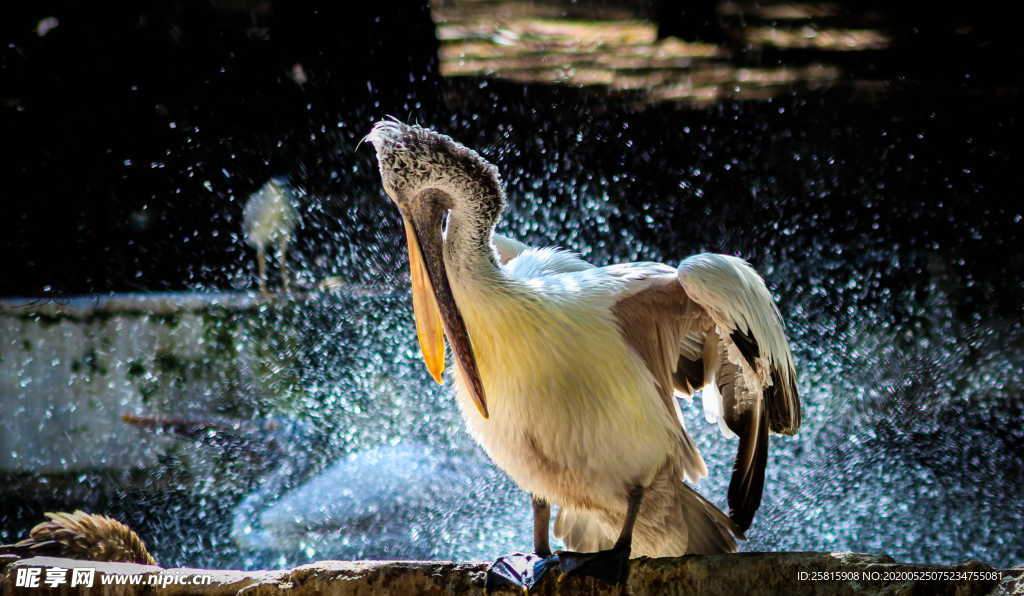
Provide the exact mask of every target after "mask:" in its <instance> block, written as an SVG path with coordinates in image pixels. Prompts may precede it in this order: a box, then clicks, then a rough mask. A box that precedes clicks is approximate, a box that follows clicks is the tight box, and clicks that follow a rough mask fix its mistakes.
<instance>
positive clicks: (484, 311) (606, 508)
mask: <svg viewBox="0 0 1024 596" xmlns="http://www.w3.org/2000/svg"><path fill="white" fill-rule="evenodd" d="M365 140H366V141H368V142H369V143H370V144H371V145H372V146H373V147H374V149H375V151H376V154H377V159H378V163H379V166H380V174H381V180H382V186H383V188H384V191H385V193H386V194H387V195H388V197H389V198H390V199H391V200H392V202H393V203H394V204H395V205H396V206H397V207H398V211H399V214H400V215H401V218H402V222H403V225H404V229H405V236H406V241H407V244H408V250H409V267H410V277H411V282H412V303H413V312H414V316H415V322H416V332H417V336H418V340H419V344H420V348H421V350H422V353H423V360H424V363H425V364H426V367H427V369H428V370H429V372H430V373H431V375H432V376H433V377H434V379H435V380H436V381H437V382H439V383H441V382H443V376H442V374H443V371H444V369H445V352H444V346H445V338H447V342H448V345H449V346H450V348H451V352H452V360H453V361H454V365H455V366H454V372H453V374H452V375H451V378H452V381H453V385H454V389H455V395H456V401H457V403H458V405H459V408H460V410H461V413H462V416H463V418H464V420H465V423H466V425H467V427H468V429H469V431H470V433H471V434H472V436H473V437H474V438H475V439H476V440H477V441H478V442H479V444H480V445H481V446H482V447H483V448H484V450H485V451H486V452H487V454H488V455H489V456H490V457H491V459H492V460H493V461H494V462H495V463H497V465H498V466H500V467H501V468H502V469H504V470H505V471H506V472H507V473H508V474H509V475H510V476H511V477H512V478H513V480H515V481H516V483H517V484H518V485H519V486H520V487H522V488H523V489H524V490H525V491H527V492H528V493H529V494H530V495H531V500H532V506H533V513H534V545H533V548H534V553H535V554H534V555H527V556H525V557H519V558H516V557H515V556H514V555H513V556H509V557H502V558H500V559H499V560H498V561H496V562H495V564H494V565H492V567H491V574H492V577H493V576H498V577H502V576H503V577H506V578H509V577H511V578H512V579H513V580H514V581H516V582H519V585H522V586H525V587H527V588H529V587H530V586H531V585H532V584H533V583H534V582H535V581H537V576H535V575H531V573H533V572H532V571H531V569H538V570H541V571H542V570H544V569H547V568H550V567H551V566H552V565H554V564H557V565H558V567H560V569H561V570H562V572H563V573H571V574H581V575H589V576H595V577H600V578H603V579H606V580H610V581H614V582H622V581H624V580H625V578H626V575H627V574H628V566H627V565H626V562H627V561H628V559H629V558H630V557H640V556H649V557H665V556H680V555H684V554H688V553H725V552H732V551H735V550H736V539H737V538H744V532H745V531H746V530H747V528H749V527H750V524H751V522H752V520H753V517H754V513H755V511H756V510H757V508H758V506H759V505H760V501H761V492H762V488H763V485H764V467H765V462H766V459H767V452H768V451H767V450H768V434H769V432H775V433H782V434H794V433H795V432H796V431H797V430H798V428H799V426H800V405H799V401H798V398H797V392H796V383H795V382H796V373H795V370H794V366H793V360H792V356H791V354H790V349H789V344H788V342H787V340H786V336H785V332H784V330H783V325H782V319H781V316H780V315H779V312H778V309H777V308H776V306H775V303H774V302H773V300H772V298H771V295H770V293H769V292H768V289H767V288H766V286H765V283H764V281H763V280H762V278H761V277H760V276H759V275H758V274H757V273H756V272H755V271H754V269H753V268H752V267H751V266H750V265H749V264H747V263H746V262H745V261H743V260H741V259H739V258H736V257H731V256H726V255H718V254H699V255H695V256H692V257H689V258H687V259H686V260H684V261H683V262H682V263H681V264H680V265H679V266H678V267H670V266H667V265H663V264H660V263H649V262H643V263H626V264H619V265H611V266H606V267H595V266H594V265H591V264H590V263H587V262H585V261H583V260H582V259H580V258H579V257H578V256H577V255H576V254H574V253H571V252H567V251H564V250H559V249H553V248H531V247H528V246H526V245H524V244H522V243H520V242H517V241H514V240H511V239H508V238H505V237H503V236H500V235H497V234H495V233H494V228H495V224H496V223H497V221H498V219H499V217H500V215H501V212H502V210H503V208H504V205H505V197H504V192H503V190H502V186H501V181H500V179H499V175H498V170H497V168H496V167H495V166H493V165H492V164H490V163H488V162H487V161H486V160H485V159H484V158H483V157H481V156H480V155H479V154H478V153H476V152H475V151H473V150H471V149H469V148H467V147H464V146H462V145H460V144H459V143H457V142H455V141H454V140H452V139H451V138H450V137H448V136H445V135H442V134H439V133H437V132H434V131H432V130H428V129H425V128H421V127H419V126H411V125H406V124H403V123H401V122H398V121H395V120H386V121H382V122H378V123H377V124H376V125H374V126H373V128H372V130H371V131H370V133H369V134H368V135H367V137H366V139H365ZM443 222H446V223H443ZM698 389H703V391H702V402H703V409H704V415H705V418H706V419H707V420H709V421H711V422H714V423H717V424H718V425H719V426H720V427H721V428H722V429H723V431H724V432H725V433H726V434H728V435H736V436H738V437H739V448H738V454H737V456H736V462H735V467H734V470H733V474H732V479H731V483H730V486H729V492H728V501H729V515H728V516H726V515H725V514H724V513H723V512H722V511H720V510H719V509H718V508H717V507H715V506H714V505H713V504H712V503H711V502H709V501H708V500H707V499H705V498H704V497H702V496H701V495H699V494H698V493H697V492H696V491H694V490H693V489H692V488H690V487H689V486H688V485H687V484H686V483H684V482H683V481H684V480H685V481H687V482H690V483H695V482H697V481H698V480H700V479H701V478H702V477H703V476H705V475H706V474H707V468H706V466H705V464H704V461H703V459H702V458H701V455H700V453H699V452H698V450H697V447H696V445H695V444H694V442H693V440H692V439H691V438H690V436H689V434H688V433H687V431H686V429H685V426H684V423H683V419H682V417H681V412H680V409H679V405H678V402H677V401H676V399H675V394H677V393H678V394H682V395H683V396H692V395H693V394H694V393H695V392H696V391H697V390H698ZM551 505H557V506H558V507H559V510H558V517H557V520H556V521H555V524H554V533H555V536H556V537H559V538H561V539H562V541H563V542H564V544H565V546H566V548H567V549H569V550H567V551H560V552H558V553H556V554H554V555H552V553H551V548H550V543H549V522H550V515H551ZM489 581H490V580H489Z"/></svg>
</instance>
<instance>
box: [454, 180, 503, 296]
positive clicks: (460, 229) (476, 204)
mask: <svg viewBox="0 0 1024 596" xmlns="http://www.w3.org/2000/svg"><path fill="white" fill-rule="evenodd" d="M499 201H500V199H499V198H498V197H472V198H469V199H466V198H463V199H461V200H456V201H455V204H454V205H453V206H452V209H451V211H450V212H449V215H448V225H447V228H446V230H445V240H444V260H445V267H446V268H447V270H448V274H449V276H452V277H456V278H459V279H460V280H466V279H473V278H474V276H483V277H484V278H488V277H492V276H498V275H500V269H499V268H498V261H497V259H496V258H495V256H494V249H493V248H492V247H491V235H492V234H493V233H494V224H495V223H496V222H497V219H498V214H499V213H500V205H501V203H500V202H499Z"/></svg>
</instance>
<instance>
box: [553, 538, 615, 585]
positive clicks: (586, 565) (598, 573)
mask: <svg viewBox="0 0 1024 596" xmlns="http://www.w3.org/2000/svg"><path fill="white" fill-rule="evenodd" d="M555 556H556V557H558V560H559V563H560V568H561V571H562V574H563V575H567V576H571V575H581V576H585V577H594V578H597V579H599V580H602V581H605V582H608V583H610V584H624V583H625V582H626V579H627V578H628V577H629V547H627V546H616V547H613V548H611V549H609V550H602V551H598V552H596V553H577V552H573V551H558V553H557V554H556V555H555Z"/></svg>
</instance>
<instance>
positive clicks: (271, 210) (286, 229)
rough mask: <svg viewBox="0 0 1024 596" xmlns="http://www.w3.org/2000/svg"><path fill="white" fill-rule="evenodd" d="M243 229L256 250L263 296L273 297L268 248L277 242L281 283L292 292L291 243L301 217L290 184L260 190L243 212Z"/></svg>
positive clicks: (276, 180)
mask: <svg viewBox="0 0 1024 596" xmlns="http://www.w3.org/2000/svg"><path fill="white" fill-rule="evenodd" d="M242 219H243V222H242V224H243V225H242V227H243V228H244V229H245V238H246V241H247V242H248V243H249V244H250V245H251V246H252V247H254V248H255V249H256V263H257V267H258V269H259V277H260V294H262V295H263V296H269V295H270V292H269V291H268V290H267V263H266V247H267V244H270V243H271V242H275V241H276V242H277V252H278V255H277V258H278V264H279V266H280V267H281V281H282V283H283V284H284V291H285V292H287V291H288V290H289V281H288V258H287V255H288V242H289V241H290V240H291V237H292V231H293V230H294V229H295V224H296V222H297V221H298V215H296V213H295V208H294V207H292V203H291V192H290V191H289V190H288V187H287V186H286V182H285V181H284V180H282V179H279V178H271V179H270V180H268V181H267V183H266V184H264V185H263V186H262V187H261V188H260V189H259V190H257V191H256V192H254V193H252V195H251V196H250V197H249V200H248V201H247V202H246V203H245V209H244V210H243V212H242Z"/></svg>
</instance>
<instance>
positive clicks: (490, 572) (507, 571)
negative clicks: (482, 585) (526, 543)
mask: <svg viewBox="0 0 1024 596" xmlns="http://www.w3.org/2000/svg"><path fill="white" fill-rule="evenodd" d="M532 501H533V551H534V552H533V553H532V554H525V553H514V554H511V555H505V556H502V557H498V560H496V561H495V562H494V563H492V564H491V566H490V567H488V568H487V591H488V592H489V591H491V590H496V589H498V588H500V587H503V586H514V587H516V588H524V589H525V590H526V591H527V592H529V590H530V588H532V587H533V586H534V585H536V584H537V582H539V581H540V580H541V578H542V577H543V576H544V574H545V573H547V571H548V570H550V569H552V568H553V567H557V566H558V556H557V555H552V554H551V544H550V542H548V526H549V524H550V522H551V505H549V504H548V502H547V501H545V500H544V499H541V498H539V497H533V498H532Z"/></svg>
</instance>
